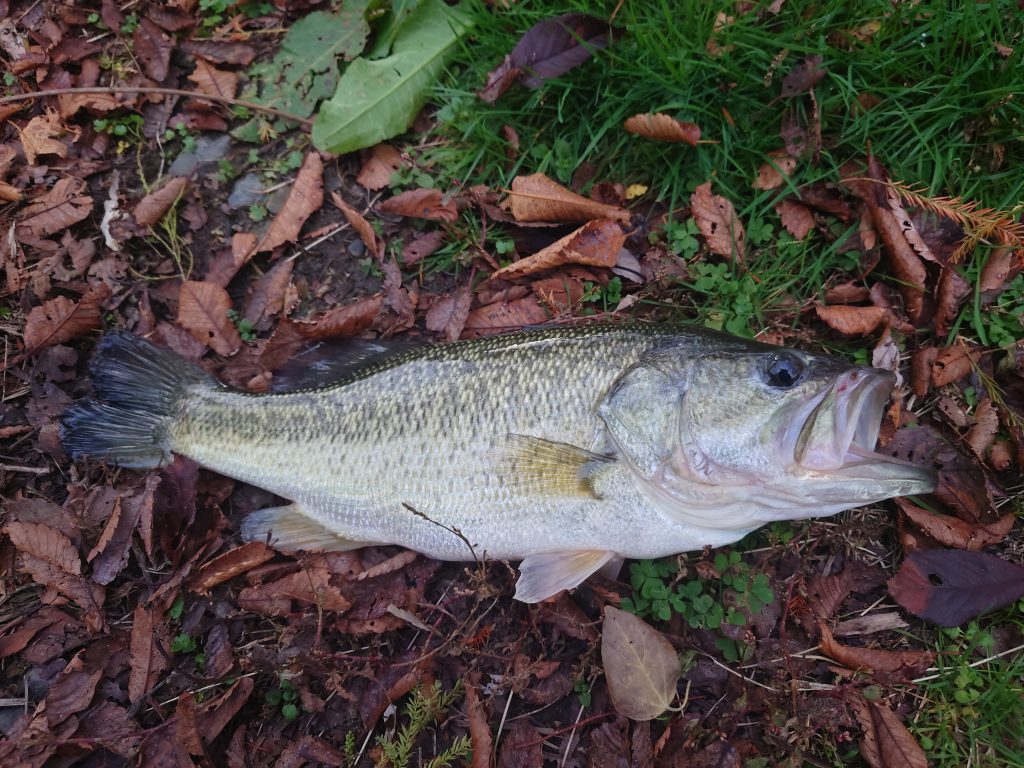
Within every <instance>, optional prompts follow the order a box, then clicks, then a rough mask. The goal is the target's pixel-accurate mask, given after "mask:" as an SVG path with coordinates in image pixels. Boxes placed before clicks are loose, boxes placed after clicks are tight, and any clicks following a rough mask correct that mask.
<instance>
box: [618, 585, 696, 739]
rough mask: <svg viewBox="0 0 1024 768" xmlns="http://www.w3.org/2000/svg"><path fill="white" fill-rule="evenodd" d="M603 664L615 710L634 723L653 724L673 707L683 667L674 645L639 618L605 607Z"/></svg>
mask: <svg viewBox="0 0 1024 768" xmlns="http://www.w3.org/2000/svg"><path fill="white" fill-rule="evenodd" d="M601 662H602V664H603V665H604V674H605V678H606V679H607V680H608V695H609V696H610V697H611V700H612V706H614V707H615V710H616V711H617V712H619V713H620V714H622V715H625V716H626V717H628V718H630V719H632V720H651V719H653V718H655V717H658V715H660V714H661V713H663V712H664V711H665V710H666V709H668V708H669V706H671V704H672V700H673V699H674V698H675V696H676V683H677V682H678V681H679V675H680V674H681V672H682V667H681V665H680V663H679V657H678V656H677V655H676V651H675V649H674V648H673V647H672V644H671V643H670V642H669V641H668V640H667V639H666V638H665V636H664V635H663V634H661V632H659V631H658V630H656V629H655V628H654V627H652V626H651V625H650V624H648V623H647V622H645V621H644V620H643V619H641V618H640V617H638V616H634V615H633V614H631V613H626V612H625V611H620V610H619V609H618V608H615V607H614V606H611V605H609V606H605V609H604V628H603V630H602V633H601Z"/></svg>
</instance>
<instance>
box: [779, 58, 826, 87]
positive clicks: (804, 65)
mask: <svg viewBox="0 0 1024 768" xmlns="http://www.w3.org/2000/svg"><path fill="white" fill-rule="evenodd" d="M826 74H828V70H827V69H825V68H824V67H823V66H821V56H819V55H818V54H816V53H815V54H812V55H810V56H806V57H805V58H804V60H803V61H801V62H800V63H799V64H797V65H796V66H795V67H793V69H791V70H790V72H789V74H787V75H786V76H785V77H784V78H782V96H783V98H790V97H793V96H799V95H800V94H801V93H806V92H807V91H809V90H811V89H812V88H813V87H814V86H816V85H817V84H818V83H819V82H820V81H821V79H822V78H823V77H825V75H826Z"/></svg>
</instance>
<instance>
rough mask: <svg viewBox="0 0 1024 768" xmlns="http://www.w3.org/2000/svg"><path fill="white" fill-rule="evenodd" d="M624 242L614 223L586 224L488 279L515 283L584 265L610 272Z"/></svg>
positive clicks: (624, 235) (609, 221) (619, 228)
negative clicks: (517, 280) (567, 265)
mask: <svg viewBox="0 0 1024 768" xmlns="http://www.w3.org/2000/svg"><path fill="white" fill-rule="evenodd" d="M625 242H626V233H625V232H623V231H622V227H620V226H619V225H618V224H616V223H615V222H614V221H611V220H609V219H597V220H595V221H589V222H587V223H586V224H584V225H583V226H582V227H580V228H579V229H577V230H576V231H574V232H571V233H569V234H568V235H566V236H565V237H563V238H562V239H561V240H557V241H556V242H554V243H552V244H551V245H549V246H548V247H547V248H544V249H543V250H541V251H538V252H537V253H535V254H533V255H532V256H527V257H526V258H525V259H520V260H519V261H516V262H513V263H512V264H509V265H508V266H507V267H504V268H503V269H499V270H498V271H497V272H495V273H494V274H493V275H491V279H492V280H514V279H516V278H520V277H525V276H527V275H532V274H534V273H536V272H540V271H542V270H545V269H552V268H554V267H561V266H564V265H566V264H585V265H588V266H592V267H607V268H609V269H610V268H611V267H613V266H615V262H616V261H617V259H618V257H619V251H620V250H621V249H622V246H623V244H625Z"/></svg>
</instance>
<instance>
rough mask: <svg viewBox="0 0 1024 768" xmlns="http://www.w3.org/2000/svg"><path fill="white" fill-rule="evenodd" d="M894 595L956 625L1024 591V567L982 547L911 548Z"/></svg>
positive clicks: (892, 583) (893, 582) (925, 615)
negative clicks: (968, 548)
mask: <svg viewBox="0 0 1024 768" xmlns="http://www.w3.org/2000/svg"><path fill="white" fill-rule="evenodd" d="M889 594H891V595H892V596H893V597H894V598H895V599H896V602H898V603H899V604H900V605H901V606H903V607H904V608H906V609H907V610H908V611H910V612H911V613H913V614H914V615H915V616H920V617H921V618H922V619H925V620H927V621H931V622H933V623H935V624H939V625H941V626H945V627H955V626H957V625H958V624H963V623H964V622H965V621H970V620H971V619H973V618H974V617H976V616H979V615H981V614H982V613H985V612H986V611H991V610H994V609H996V608H1002V607H1004V606H1007V605H1010V604H1011V603H1013V602H1014V601H1016V600H1018V599H1020V597H1021V596H1024V568H1022V567H1021V566H1019V565H1014V564H1012V563H1008V562H1006V561H1005V560H1001V559H999V558H998V557H993V556H992V555H986V554H984V553H982V552H964V551H961V550H957V549H932V550H924V551H918V552H911V553H910V554H909V555H908V556H907V559H906V560H904V561H903V565H902V566H900V570H899V572H898V573H897V574H896V576H894V577H893V578H892V579H890V580H889Z"/></svg>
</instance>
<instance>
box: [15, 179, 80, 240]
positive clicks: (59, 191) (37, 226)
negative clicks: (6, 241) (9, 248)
mask: <svg viewBox="0 0 1024 768" xmlns="http://www.w3.org/2000/svg"><path fill="white" fill-rule="evenodd" d="M90 213H92V198H91V197H90V196H89V195H87V194H85V182H84V181H82V180H79V179H75V178H72V177H70V176H62V177H61V178H59V179H57V182H56V183H55V184H54V185H53V188H52V189H51V190H50V191H48V192H47V193H46V194H44V195H43V196H42V197H38V198H36V199H34V200H33V201H32V202H31V203H29V204H28V205H27V206H25V207H24V208H22V209H21V210H20V211H18V214H17V218H16V222H17V223H16V229H15V236H16V237H17V238H18V239H19V240H27V239H36V238H42V237H45V236H46V235H52V234H53V233H54V232H60V231H61V230H62V229H67V228H68V227H70V226H71V225H72V224H77V223H78V222H79V221H82V219H85V218H87V217H88V216H89V214H90Z"/></svg>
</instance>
